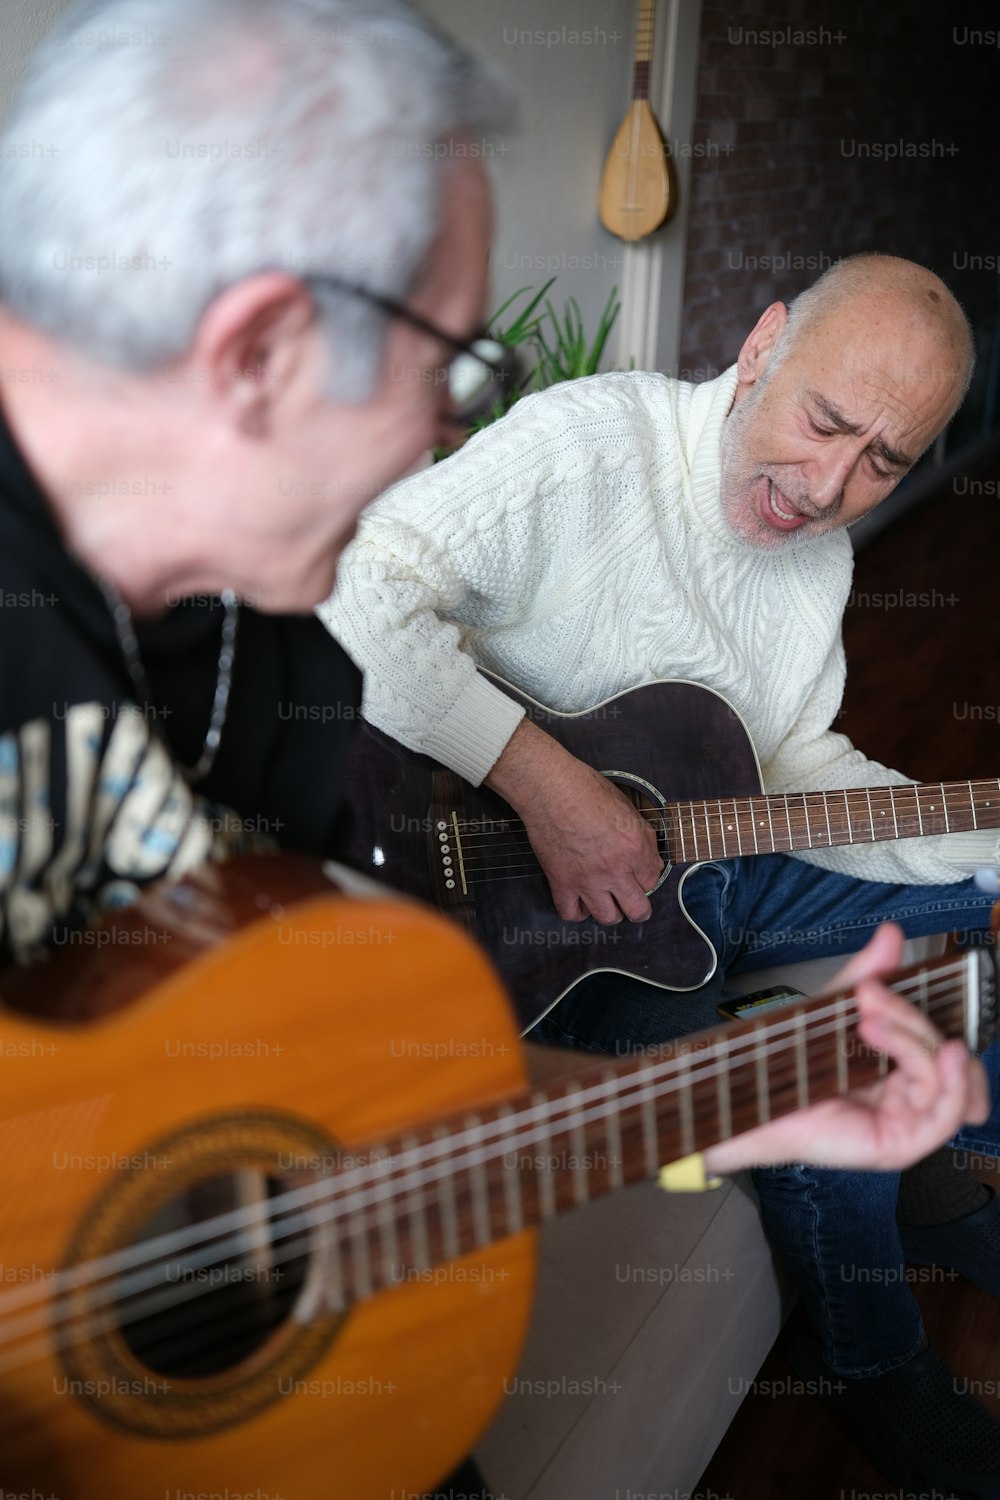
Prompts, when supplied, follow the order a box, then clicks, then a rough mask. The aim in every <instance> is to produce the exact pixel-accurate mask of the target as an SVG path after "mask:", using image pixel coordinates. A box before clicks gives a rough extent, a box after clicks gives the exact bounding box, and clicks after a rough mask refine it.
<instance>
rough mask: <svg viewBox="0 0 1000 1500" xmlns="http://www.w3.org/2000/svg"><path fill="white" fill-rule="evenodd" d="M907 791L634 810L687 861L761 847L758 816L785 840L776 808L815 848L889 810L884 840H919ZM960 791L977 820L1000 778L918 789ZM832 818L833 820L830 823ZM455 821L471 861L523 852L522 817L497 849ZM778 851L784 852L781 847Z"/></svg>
mask: <svg viewBox="0 0 1000 1500" xmlns="http://www.w3.org/2000/svg"><path fill="white" fill-rule="evenodd" d="M904 789H905V790H907V791H910V790H911V788H910V785H908V784H907V785H905V786H900V787H899V788H895V787H893V788H888V787H845V788H843V789H841V790H837V791H834V792H787V793H783V792H777V793H764V792H761V793H754V794H751V795H750V796H748V797H738V798H737V797H712V798H705V799H703V800H697V799H689V798H683V799H681V800H679V801H676V802H669V803H666V804H665V805H664V806H663V807H644V806H637V805H636V804H635V803H633V807H634V810H635V811H636V812H637V813H638V814H639V816H640V817H642V818H643V819H644V820H645V821H646V822H648V823H649V824H650V825H651V826H656V827H658V828H660V829H663V828H664V825H667V826H666V829H665V836H666V837H668V838H669V837H670V836H671V835H676V836H678V837H679V840H680V843H681V849H682V858H683V856H684V844H685V843H686V842H687V839H688V836H689V835H690V837H691V840H692V842H693V844H694V849H695V853H696V854H697V851H698V847H699V843H700V841H701V840H702V839H704V840H705V841H706V842H707V845H708V849H709V852H717V846H718V844H719V843H720V841H721V846H722V849H723V851H725V849H726V846H727V844H728V842H729V840H728V839H727V833H733V834H735V835H736V842H737V844H738V845H739V850H738V852H739V853H743V852H744V851H743V847H742V846H743V835H745V836H746V838H747V840H748V841H749V839H750V838H753V841H754V844H755V846H756V845H757V842H758V840H757V834H756V828H755V827H754V826H751V827H750V828H749V829H747V828H741V827H740V819H741V818H743V819H746V818H747V817H750V818H751V819H752V820H753V821H754V823H756V826H761V825H762V824H763V818H761V817H760V813H761V812H762V811H764V812H766V813H767V821H768V837H769V840H770V841H771V842H773V841H774V840H775V839H780V838H783V837H785V835H784V834H783V833H782V832H781V830H780V828H779V829H778V830H776V829H775V828H774V825H773V818H772V808H773V809H774V811H775V813H776V814H777V816H778V818H779V821H780V819H781V818H782V816H783V817H784V819H785V822H786V824H787V826H788V833H787V836H788V837H789V838H790V839H794V838H795V837H796V836H798V835H801V834H804V833H807V834H809V835H810V841H811V844H814V845H815V846H816V847H829V845H828V843H827V839H829V840H830V841H833V840H834V839H835V838H842V837H845V836H846V840H847V842H855V840H853V839H852V838H851V835H852V833H853V832H854V828H855V824H856V822H857V821H858V820H860V821H861V822H862V823H864V822H868V823H869V825H870V827H871V831H872V835H873V836H874V835H875V824H874V820H873V818H872V816H871V814H873V813H875V812H879V813H880V814H881V816H883V817H884V816H885V815H886V812H887V810H888V812H889V814H890V815H891V817H892V819H893V832H892V833H891V834H890V833H889V829H888V824H887V825H886V826H885V837H886V838H887V839H888V838H897V837H906V836H910V837H917V836H919V832H921V831H922V830H920V831H915V832H914V834H912V835H900V834H899V833H898V829H897V826H896V824H897V815H898V814H899V812H901V811H902V810H901V809H898V808H897V805H896V801H895V796H896V793H897V791H898V792H899V793H902V791H903V790H904ZM959 789H962V791H963V793H964V794H965V795H966V796H967V797H968V800H969V807H968V808H967V809H966V808H953V809H952V810H951V812H952V816H954V817H958V816H960V815H963V814H968V813H972V814H973V819H975V814H976V813H977V812H983V811H985V809H986V808H988V807H990V806H991V803H989V802H986V803H984V804H982V805H977V804H976V802H975V800H974V799H975V797H976V795H977V794H979V793H981V792H983V791H993V792H997V793H1000V778H997V779H996V780H993V779H989V778H983V779H981V780H979V781H969V782H938V783H926V782H922V783H920V785H919V792H922V793H923V794H924V795H925V797H926V796H927V795H931V796H939V797H940V799H941V800H942V801H945V802H946V801H947V799H948V796H949V795H950V794H951V793H954V792H956V791H958V790H959ZM626 795H628V793H626ZM913 795H914V799H915V801H916V816H917V818H918V820H920V822H921V823H922V821H923V818H924V816H925V815H926V816H929V815H930V813H931V812H933V811H935V809H933V808H928V809H927V810H926V813H925V810H924V809H923V808H922V807H921V803H920V798H919V795H917V794H913ZM831 797H836V798H838V799H839V798H843V800H844V806H845V810H846V812H847V818H848V821H847V824H846V826H845V825H844V824H843V823H841V822H839V821H837V820H838V819H839V817H840V816H841V814H840V813H839V812H838V810H837V809H836V808H833V809H831V807H830V802H829V799H830V798H831ZM810 798H812V799H813V802H812V804H810ZM789 799H793V800H794V801H795V802H796V803H798V804H800V805H798V806H792V805H791V803H790V800H789ZM852 799H853V801H852ZM880 799H881V800H880ZM885 799H888V809H887V808H886V807H885V806H883V802H884V801H885ZM630 800H631V798H630ZM724 802H725V803H731V804H732V810H731V811H730V810H726V811H724V810H723V803H724ZM779 802H780V803H782V804H784V805H783V807H778V806H777V804H778V803H779ZM713 804H714V805H713ZM819 813H822V815H823V821H824V823H825V824H826V834H827V839H824V837H823V829H822V828H821V829H819V830H817V829H816V828H815V827H814V821H815V819H816V816H817V814H819ZM696 814H697V817H699V818H701V819H703V820H704V822H705V828H704V830H702V829H701V828H700V827H699V826H698V821H697V819H696ZM855 815H856V816H855ZM902 815H903V816H904V817H907V816H910V817H912V816H913V814H912V813H909V814H908V813H906V812H902ZM944 816H945V823H946V824H947V823H948V821H949V819H948V810H947V808H946V809H945V812H944ZM683 818H686V819H687V820H688V825H689V826H684V824H683V822H682V819H683ZM727 818H732V819H734V820H735V823H736V827H735V828H733V827H730V828H725V827H723V824H724V823H725V820H726V819H727ZM831 819H832V820H833V821H832V822H831ZM712 820H716V822H717V826H714V827H713V826H712ZM456 821H457V826H458V828H459V830H461V829H462V828H463V827H464V828H466V829H467V830H468V831H467V832H465V833H464V835H463V837H462V849H463V853H465V852H466V851H468V854H469V856H470V857H471V856H472V855H475V854H476V853H478V852H482V850H481V849H480V848H479V847H478V846H477V841H478V844H480V845H490V846H491V849H492V852H497V851H499V850H501V849H505V848H508V847H509V848H511V849H513V850H517V849H519V848H522V847H523V842H524V840H520V841H519V840H518V837H517V835H518V834H519V833H520V832H521V830H523V829H524V823H523V821H522V820H521V819H519V818H516V817H513V816H511V817H506V818H503V817H501V818H497V819H495V820H494V821H497V822H502V823H509V824H511V825H512V826H511V828H509V829H506V828H505V829H502V830H500V832H501V834H502V836H503V837H506V836H507V834H508V833H511V834H513V835H514V836H515V838H514V841H513V842H512V843H511V844H510V845H504V844H498V843H497V842H496V838H497V835H496V834H495V833H490V832H489V831H487V830H484V829H483V828H482V827H481V824H482V823H483V821H484V815H481V816H479V817H477V818H458V819H457V820H456ZM526 838H527V835H526V833H525V839H526ZM856 842H862V840H857V841H856ZM529 847H530V846H529ZM747 852H748V851H747ZM754 852H755V853H757V852H760V851H759V850H758V849H757V848H756V847H755V850H754ZM774 852H781V851H780V847H779V849H778V850H776V851H774ZM685 862H686V861H685Z"/></svg>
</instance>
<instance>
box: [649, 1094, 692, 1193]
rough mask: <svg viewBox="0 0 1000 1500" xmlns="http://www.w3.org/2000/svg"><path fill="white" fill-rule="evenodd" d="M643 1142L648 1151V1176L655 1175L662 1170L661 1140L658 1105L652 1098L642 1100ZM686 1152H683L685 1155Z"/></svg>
mask: <svg viewBox="0 0 1000 1500" xmlns="http://www.w3.org/2000/svg"><path fill="white" fill-rule="evenodd" d="M642 1143H643V1147H644V1149H645V1153H646V1176H647V1177H655V1176H656V1174H657V1172H658V1171H659V1170H660V1142H659V1135H658V1132H657V1128H656V1105H655V1104H654V1102H653V1100H652V1099H648V1098H647V1099H644V1100H643V1101H642ZM686 1154H687V1153H686V1152H683V1151H682V1152H681V1155H682V1156H685V1155H686Z"/></svg>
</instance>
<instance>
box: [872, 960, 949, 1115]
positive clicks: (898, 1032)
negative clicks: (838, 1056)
mask: <svg viewBox="0 0 1000 1500" xmlns="http://www.w3.org/2000/svg"><path fill="white" fill-rule="evenodd" d="M857 999H858V1007H859V1009H860V1010H861V1012H862V1019H861V1021H860V1023H859V1026H858V1031H859V1033H860V1035H861V1037H862V1038H863V1039H864V1041H866V1042H867V1043H868V1045H869V1046H870V1047H873V1048H874V1049H875V1051H877V1052H883V1053H885V1055H886V1056H887V1057H889V1058H891V1059H892V1061H893V1062H894V1063H895V1065H896V1069H897V1072H898V1074H899V1080H900V1081H899V1082H898V1083H897V1084H896V1085H895V1087H896V1088H897V1090H900V1089H905V1092H906V1096H907V1099H908V1101H909V1102H910V1104H911V1105H912V1106H913V1107H915V1108H918V1109H924V1108H929V1107H930V1106H931V1104H932V1103H933V1102H934V1099H935V1096H936V1095H938V1094H939V1093H940V1089H941V1083H940V1078H939V1076H938V1071H937V1068H936V1056H937V1052H938V1050H939V1047H940V1038H939V1037H938V1036H937V1034H936V1033H935V1031H934V1028H933V1027H930V1028H929V1030H928V1028H927V1027H926V1026H921V1025H919V1024H916V1025H915V1024H913V1023H914V1021H915V1020H919V1021H922V1020H923V1017H915V1015H914V1014H913V1013H907V1008H906V1006H905V1003H904V1002H903V1001H900V1000H899V998H898V996H894V995H890V994H888V992H880V991H879V989H878V988H876V984H875V981H873V980H870V979H869V980H865V981H864V982H863V983H862V984H860V985H859V986H858V990H857ZM893 1002H895V1003H893ZM897 1004H898V1005H903V1009H904V1015H903V1016H900V1014H899V1011H898V1010H897V1008H896V1007H897Z"/></svg>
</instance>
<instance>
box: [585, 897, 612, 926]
mask: <svg viewBox="0 0 1000 1500" xmlns="http://www.w3.org/2000/svg"><path fill="white" fill-rule="evenodd" d="M580 899H581V900H582V902H583V904H584V906H585V907H586V909H587V910H588V911H589V912H590V915H591V916H592V917H593V919H594V921H595V922H600V923H601V925H602V926H603V927H613V926H614V925H615V924H616V923H617V922H620V921H621V920H622V913H621V909H620V907H619V906H618V903H617V902H616V900H615V898H614V896H613V895H612V893H611V892H610V891H596V890H595V891H588V890H583V891H581V893H580Z"/></svg>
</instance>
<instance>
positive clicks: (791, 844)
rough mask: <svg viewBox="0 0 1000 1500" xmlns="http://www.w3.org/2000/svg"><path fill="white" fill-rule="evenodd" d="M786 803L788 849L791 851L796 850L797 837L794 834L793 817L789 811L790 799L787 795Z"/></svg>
mask: <svg viewBox="0 0 1000 1500" xmlns="http://www.w3.org/2000/svg"><path fill="white" fill-rule="evenodd" d="M784 803H785V822H786V823H787V824H788V847H789V849H794V848H795V835H794V834H793V833H792V819H791V815H790V813H789V811H788V797H787V795H786V796H785V798H784Z"/></svg>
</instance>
